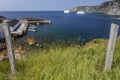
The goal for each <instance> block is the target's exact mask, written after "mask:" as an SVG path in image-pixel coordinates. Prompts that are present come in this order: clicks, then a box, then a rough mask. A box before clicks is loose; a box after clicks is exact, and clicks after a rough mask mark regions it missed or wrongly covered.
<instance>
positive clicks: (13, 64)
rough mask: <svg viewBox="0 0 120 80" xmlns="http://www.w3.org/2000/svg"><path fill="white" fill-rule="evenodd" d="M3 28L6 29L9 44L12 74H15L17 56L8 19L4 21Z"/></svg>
mask: <svg viewBox="0 0 120 80" xmlns="http://www.w3.org/2000/svg"><path fill="white" fill-rule="evenodd" d="M3 29H4V34H5V40H6V44H7V51H8V56H9V61H10V67H11V74H13V75H14V74H15V73H16V68H15V56H14V53H13V49H12V42H11V35H10V28H9V27H8V23H7V21H6V20H5V21H3Z"/></svg>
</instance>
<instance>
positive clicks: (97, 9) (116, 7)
mask: <svg viewBox="0 0 120 80" xmlns="http://www.w3.org/2000/svg"><path fill="white" fill-rule="evenodd" d="M81 10H82V11H84V12H87V13H103V14H107V15H120V4H119V3H118V2H114V1H108V2H104V3H102V4H101V5H98V6H78V7H75V8H73V9H70V11H72V12H77V11H81Z"/></svg>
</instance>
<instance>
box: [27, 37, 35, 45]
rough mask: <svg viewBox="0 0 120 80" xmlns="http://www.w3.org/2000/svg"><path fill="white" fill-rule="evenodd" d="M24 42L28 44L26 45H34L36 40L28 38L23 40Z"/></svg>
mask: <svg viewBox="0 0 120 80" xmlns="http://www.w3.org/2000/svg"><path fill="white" fill-rule="evenodd" d="M25 42H26V43H27V44H28V45H30V46H31V45H34V44H35V43H36V40H35V39H34V38H33V37H28V38H26V39H25Z"/></svg>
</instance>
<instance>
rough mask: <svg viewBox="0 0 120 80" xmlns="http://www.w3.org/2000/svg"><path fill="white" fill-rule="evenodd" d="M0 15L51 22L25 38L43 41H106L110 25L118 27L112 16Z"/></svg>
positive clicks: (118, 22)
mask: <svg viewBox="0 0 120 80" xmlns="http://www.w3.org/2000/svg"><path fill="white" fill-rule="evenodd" d="M0 15H3V16H6V17H8V18H17V19H19V18H26V17H35V18H43V19H47V20H52V24H51V25H40V26H38V27H37V32H28V34H27V36H34V37H35V38H36V39H37V40H43V41H46V40H48V41H55V40H65V41H69V40H85V41H90V40H92V39H94V38H105V39H108V38H109V33H110V25H111V23H116V24H118V25H120V20H115V19H113V17H114V16H107V15H104V14H97V13H87V14H84V15H78V14H76V13H70V14H64V13H63V12H62V11H34V12H32V11H29V12H20V11H19V12H0ZM119 35H120V29H119Z"/></svg>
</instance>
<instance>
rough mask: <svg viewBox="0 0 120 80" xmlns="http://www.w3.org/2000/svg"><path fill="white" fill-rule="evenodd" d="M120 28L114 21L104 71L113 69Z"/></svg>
mask: <svg viewBox="0 0 120 80" xmlns="http://www.w3.org/2000/svg"><path fill="white" fill-rule="evenodd" d="M118 29H119V26H118V25H116V24H113V23H112V24H111V31H110V37H109V42H108V48H107V55H106V61H105V68H104V71H107V70H110V69H111V66H112V60H113V54H114V48H115V42H116V38H117V34H118Z"/></svg>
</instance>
